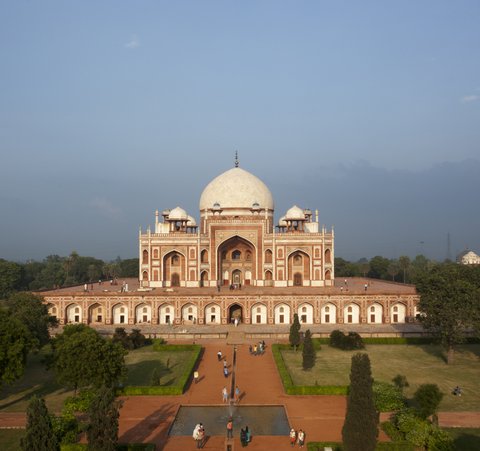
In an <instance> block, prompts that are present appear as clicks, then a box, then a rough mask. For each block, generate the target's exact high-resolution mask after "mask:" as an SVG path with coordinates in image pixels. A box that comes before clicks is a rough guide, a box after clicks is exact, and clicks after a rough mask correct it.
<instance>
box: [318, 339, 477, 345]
mask: <svg viewBox="0 0 480 451" xmlns="http://www.w3.org/2000/svg"><path fill="white" fill-rule="evenodd" d="M362 340H363V343H364V344H366V345H369V344H370V345H430V344H436V343H437V341H435V339H434V338H432V337H362ZM313 342H314V344H315V343H318V345H329V344H330V338H328V337H323V338H314V339H313ZM465 343H466V344H479V343H480V338H479V337H467V338H466V339H465Z"/></svg>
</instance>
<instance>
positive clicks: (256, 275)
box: [139, 163, 334, 289]
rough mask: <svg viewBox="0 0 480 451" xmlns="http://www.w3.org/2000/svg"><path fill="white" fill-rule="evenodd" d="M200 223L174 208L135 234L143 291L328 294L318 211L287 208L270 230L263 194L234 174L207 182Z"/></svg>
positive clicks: (329, 240)
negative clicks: (297, 289) (323, 290)
mask: <svg viewBox="0 0 480 451" xmlns="http://www.w3.org/2000/svg"><path fill="white" fill-rule="evenodd" d="M199 209H200V221H199V223H198V224H197V222H196V220H195V219H194V218H193V217H192V216H190V215H188V214H187V212H186V211H185V210H183V209H182V208H180V207H176V208H174V209H173V210H164V211H163V212H162V213H161V218H160V213H159V212H158V210H157V211H156V213H155V226H154V230H153V231H152V230H151V229H150V227H149V228H147V231H146V232H145V233H143V232H142V231H140V234H139V258H140V271H139V280H140V281H141V284H142V286H143V288H145V289H148V288H160V287H218V286H225V285H226V286H233V287H240V286H242V285H244V286H245V285H247V286H248V285H251V286H259V287H263V286H271V287H288V286H310V287H328V286H332V285H333V280H334V265H333V261H334V260H333V259H334V234H333V230H330V231H327V230H326V228H325V227H323V226H321V225H320V224H319V217H318V210H317V211H316V212H315V216H314V215H313V213H312V211H311V210H308V209H302V208H299V207H297V206H293V207H292V208H290V209H289V210H288V211H287V212H286V214H285V215H284V216H283V217H282V218H280V220H279V221H278V223H277V225H276V226H275V224H274V202H273V197H272V194H271V192H270V190H269V189H268V188H267V186H266V185H265V184H264V183H263V182H262V181H261V180H260V179H258V178H257V177H255V176H254V175H252V174H250V173H249V172H247V171H245V170H243V169H241V168H239V167H238V163H236V165H235V167H234V168H232V169H230V170H229V171H226V172H224V173H223V174H221V175H219V176H218V177H217V178H215V179H214V180H212V181H211V182H210V183H209V184H208V185H207V187H206V188H205V189H204V191H203V193H202V195H201V197H200V204H199Z"/></svg>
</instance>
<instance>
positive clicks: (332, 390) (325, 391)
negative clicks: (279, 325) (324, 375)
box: [272, 344, 348, 395]
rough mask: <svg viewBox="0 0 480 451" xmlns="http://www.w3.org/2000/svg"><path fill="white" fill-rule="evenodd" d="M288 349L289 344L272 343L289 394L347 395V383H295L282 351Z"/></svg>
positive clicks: (286, 391)
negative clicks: (304, 384) (303, 384)
mask: <svg viewBox="0 0 480 451" xmlns="http://www.w3.org/2000/svg"><path fill="white" fill-rule="evenodd" d="M286 349H291V348H290V346H289V345H279V344H274V345H272V353H273V358H274V359H275V363H276V365H277V370H278V374H279V375H280V378H281V379H282V384H283V389H284V390H285V393H287V395H346V394H347V393H348V386H346V385H306V386H302V385H294V384H293V380H292V377H291V376H290V373H289V371H288V369H287V367H286V365H285V361H284V360H283V356H282V352H281V351H282V350H286Z"/></svg>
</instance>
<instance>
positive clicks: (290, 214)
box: [285, 205, 305, 221]
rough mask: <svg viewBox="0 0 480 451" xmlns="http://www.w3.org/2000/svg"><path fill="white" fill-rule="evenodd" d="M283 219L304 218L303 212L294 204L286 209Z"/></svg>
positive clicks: (294, 219)
mask: <svg viewBox="0 0 480 451" xmlns="http://www.w3.org/2000/svg"><path fill="white" fill-rule="evenodd" d="M285 219H287V220H290V221H298V220H302V219H305V212H304V211H303V210H302V209H301V208H300V207H297V206H296V205H294V206H293V207H292V208H290V210H288V211H287V214H286V215H285Z"/></svg>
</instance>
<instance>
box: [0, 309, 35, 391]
mask: <svg viewBox="0 0 480 451" xmlns="http://www.w3.org/2000/svg"><path fill="white" fill-rule="evenodd" d="M31 347H32V341H31V334H30V332H29V331H28V329H27V328H26V327H25V326H24V325H23V324H22V322H21V321H19V320H18V319H17V318H14V317H12V315H11V314H10V313H9V312H6V311H5V310H2V309H0V387H1V386H2V384H4V383H7V384H10V383H12V382H13V381H15V380H16V379H18V378H20V377H21V376H22V375H23V371H24V368H25V363H26V361H27V355H28V352H29V351H30V349H31Z"/></svg>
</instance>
